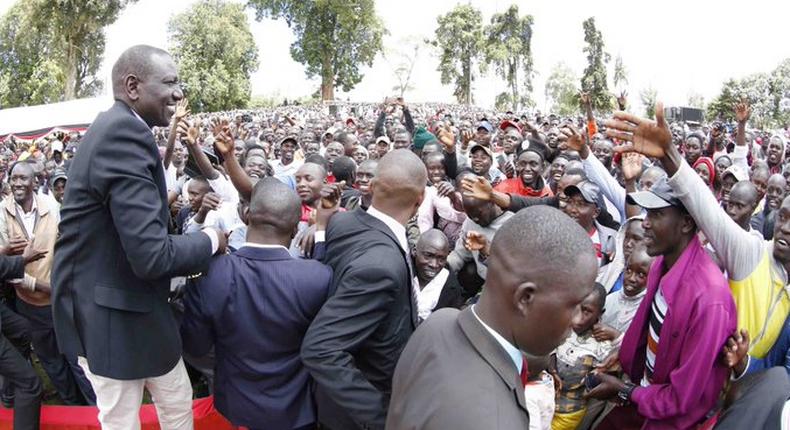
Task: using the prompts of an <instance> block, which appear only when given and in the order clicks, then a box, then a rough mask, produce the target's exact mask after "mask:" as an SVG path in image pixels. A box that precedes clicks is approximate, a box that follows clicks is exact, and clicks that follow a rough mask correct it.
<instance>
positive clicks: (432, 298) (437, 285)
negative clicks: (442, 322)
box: [417, 269, 450, 321]
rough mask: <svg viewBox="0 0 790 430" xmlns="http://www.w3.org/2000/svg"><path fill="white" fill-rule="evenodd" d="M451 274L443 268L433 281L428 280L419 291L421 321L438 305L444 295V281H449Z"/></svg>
mask: <svg viewBox="0 0 790 430" xmlns="http://www.w3.org/2000/svg"><path fill="white" fill-rule="evenodd" d="M449 276H450V271H449V270H447V269H442V271H441V272H439V273H438V274H437V275H436V277H434V278H433V279H431V282H428V285H426V286H425V288H423V289H421V290H419V291H418V292H417V316H419V317H420V321H424V320H425V319H426V318H428V316H429V315H430V314H431V312H432V311H433V308H435V307H436V304H437V303H438V302H439V296H441V295H442V289H443V288H444V283H445V282H447V278H448V277H449Z"/></svg>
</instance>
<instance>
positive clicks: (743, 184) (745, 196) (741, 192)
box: [730, 181, 759, 204]
mask: <svg viewBox="0 0 790 430" xmlns="http://www.w3.org/2000/svg"><path fill="white" fill-rule="evenodd" d="M733 198H735V199H737V200H738V201H743V202H745V203H747V204H755V203H757V200H758V198H759V194H758V193H757V188H756V187H755V186H754V184H752V183H751V182H749V181H740V182H738V183H736V184H735V185H733V186H732V191H730V200H732V199H733Z"/></svg>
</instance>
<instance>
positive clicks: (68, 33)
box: [29, 0, 137, 100]
mask: <svg viewBox="0 0 790 430" xmlns="http://www.w3.org/2000/svg"><path fill="white" fill-rule="evenodd" d="M29 1H31V2H32V3H33V5H34V7H33V19H34V23H35V24H36V26H35V27H34V30H33V31H42V32H47V33H49V34H50V36H51V38H52V43H53V44H54V45H55V46H56V49H55V50H56V51H57V52H58V54H59V58H58V62H59V64H60V65H61V69H62V71H63V74H64V76H65V88H64V96H63V97H64V99H66V100H71V99H73V98H76V97H86V96H89V95H93V94H96V93H97V92H98V91H99V90H100V89H101V81H100V80H99V79H98V78H97V77H96V74H97V73H98V71H99V67H100V66H101V62H102V59H103V56H104V44H105V35H104V28H105V27H106V26H108V25H110V24H112V23H113V22H115V21H116V20H117V19H118V15H119V14H120V13H121V11H122V10H123V9H124V8H125V7H126V6H127V5H128V4H130V3H133V2H135V1H137V0H29Z"/></svg>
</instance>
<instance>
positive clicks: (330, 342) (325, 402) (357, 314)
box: [302, 149, 428, 430]
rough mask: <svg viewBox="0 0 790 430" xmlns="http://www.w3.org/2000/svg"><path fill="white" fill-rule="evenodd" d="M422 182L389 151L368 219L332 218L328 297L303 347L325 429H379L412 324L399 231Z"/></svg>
mask: <svg viewBox="0 0 790 430" xmlns="http://www.w3.org/2000/svg"><path fill="white" fill-rule="evenodd" d="M427 180H428V179H427V172H426V170H425V166H424V165H423V164H422V162H421V161H420V159H419V158H418V157H417V156H416V155H414V154H413V153H411V152H409V151H408V150H405V149H404V150H396V151H392V152H390V153H388V154H387V155H385V156H384V157H383V158H382V159H381V161H380V162H379V166H378V169H377V171H376V177H375V178H374V179H373V181H372V182H371V185H370V188H371V192H372V194H373V202H372V203H371V206H370V207H369V208H368V210H367V212H365V211H363V210H361V209H357V210H355V211H352V212H346V213H340V214H336V215H334V216H333V217H332V219H331V221H330V222H329V226H328V228H327V230H326V256H325V258H324V262H325V263H326V264H328V265H329V266H330V267H332V270H333V272H334V279H333V281H332V286H331V289H330V298H329V300H327V302H326V303H325V304H324V306H323V307H322V308H321V310H320V311H319V312H318V315H317V316H316V318H315V320H314V321H313V323H312V324H311V325H310V328H309V329H308V330H307V334H306V335H305V340H304V342H303V344H302V360H303V361H304V364H305V366H306V367H307V369H308V371H309V372H310V374H311V375H312V376H313V378H314V379H315V381H316V383H317V389H316V400H317V404H318V421H319V422H320V423H321V424H322V427H323V428H328V429H332V430H351V429H383V428H384V423H385V420H386V414H387V407H388V405H389V397H390V391H391V386H392V374H393V372H394V370H395V364H396V363H397V361H398V356H399V355H400V353H401V351H402V350H403V347H404V346H405V345H406V342H407V341H408V339H409V336H410V335H411V334H412V332H413V331H414V329H415V327H416V325H417V307H416V304H415V302H414V294H415V284H416V281H415V278H414V272H413V270H412V269H411V267H410V266H411V263H410V260H411V256H410V255H409V247H408V243H407V240H406V227H405V226H406V223H407V222H408V221H409V219H410V218H411V217H413V216H414V214H415V213H417V208H418V207H419V206H420V203H422V198H423V192H424V190H425V184H426V183H427ZM320 241H322V238H321V237H320V232H319V233H317V237H316V242H320Z"/></svg>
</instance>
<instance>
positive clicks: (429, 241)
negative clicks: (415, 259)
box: [417, 228, 450, 251]
mask: <svg viewBox="0 0 790 430" xmlns="http://www.w3.org/2000/svg"><path fill="white" fill-rule="evenodd" d="M428 247H430V248H436V249H446V250H448V251H449V249H450V242H449V241H448V240H447V236H445V235H444V233H443V232H442V231H441V230H437V229H435V228H432V229H430V230H428V231H426V232H425V233H422V234H421V235H420V239H419V240H418V241H417V250H418V251H419V250H421V249H425V248H428Z"/></svg>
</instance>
